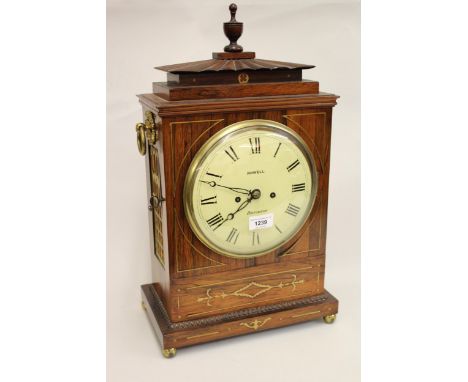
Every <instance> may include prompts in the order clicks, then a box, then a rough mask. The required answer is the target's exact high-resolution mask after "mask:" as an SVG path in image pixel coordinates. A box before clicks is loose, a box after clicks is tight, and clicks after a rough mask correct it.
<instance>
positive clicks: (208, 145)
mask: <svg viewBox="0 0 468 382" xmlns="http://www.w3.org/2000/svg"><path fill="white" fill-rule="evenodd" d="M253 128H255V129H256V130H258V129H260V130H270V131H274V132H275V133H279V134H280V135H283V136H285V137H287V138H288V139H290V140H291V141H292V142H293V143H294V144H296V146H297V147H298V148H299V149H300V150H301V152H302V153H303V154H304V157H305V158H306V159H307V161H308V164H309V168H310V170H311V171H310V172H311V183H312V190H311V199H312V202H311V204H310V209H309V211H308V212H307V214H306V215H305V216H306V218H305V219H304V221H303V223H302V224H301V225H300V226H299V227H298V228H297V230H295V231H294V233H292V234H291V235H290V236H289V238H288V239H287V240H284V241H282V242H280V243H279V244H278V245H277V246H275V247H273V248H270V249H268V250H267V251H262V252H253V253H252V254H249V255H239V254H233V253H230V252H226V251H224V250H223V249H222V248H219V247H218V246H217V245H216V244H214V243H213V242H211V241H210V239H209V238H208V237H206V236H205V235H204V234H203V232H202V230H201V229H200V228H199V226H198V223H197V221H196V219H195V217H194V208H193V203H192V198H191V195H192V190H193V187H194V183H195V174H196V172H197V170H198V168H199V167H200V163H202V162H203V161H204V160H205V159H206V158H207V156H208V155H209V154H210V153H211V152H212V151H214V149H215V148H216V146H219V145H222V144H223V143H224V142H225V141H227V140H228V139H230V138H231V137H233V136H235V135H237V134H239V133H240V132H241V131H244V129H253ZM317 186H318V181H317V169H316V166H315V161H314V157H313V155H312V153H311V151H310V150H309V148H308V146H307V143H306V142H305V141H304V140H303V139H302V138H301V136H300V135H299V134H297V133H296V132H295V131H294V130H292V129H290V128H289V127H287V126H286V125H283V124H282V123H279V122H275V121H270V120H266V119H250V120H245V121H242V122H236V123H233V124H232V125H229V126H227V127H225V128H223V129H222V130H220V131H218V132H217V133H216V134H214V135H213V136H212V137H211V138H210V139H208V140H207V141H206V142H205V143H204V144H203V146H202V147H201V148H200V149H199V150H198V152H197V153H196V154H195V156H194V158H193V160H192V163H190V166H189V168H188V170H187V174H186V176H185V182H184V191H183V204H184V212H185V216H186V218H187V221H188V223H189V226H190V228H191V229H192V231H193V233H194V234H195V236H196V237H197V238H198V239H199V240H200V241H201V242H202V243H203V244H204V245H206V246H207V247H208V248H209V249H211V250H212V251H214V252H216V253H218V254H220V255H224V256H227V257H233V258H243V259H249V258H254V257H258V256H262V255H266V254H267V253H271V252H272V251H274V250H275V249H277V248H279V247H281V246H282V245H284V244H285V243H287V242H288V241H289V240H291V239H292V238H293V237H294V236H295V235H296V234H297V233H298V232H299V231H300V230H301V229H302V228H303V227H304V225H305V223H306V222H307V221H308V219H309V217H310V214H311V212H312V210H313V207H314V204H315V199H316V196H317Z"/></svg>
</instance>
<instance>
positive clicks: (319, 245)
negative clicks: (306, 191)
mask: <svg viewBox="0 0 468 382" xmlns="http://www.w3.org/2000/svg"><path fill="white" fill-rule="evenodd" d="M320 191H322V189H320ZM317 195H320V202H319V203H318V204H317V205H318V206H319V207H317V208H318V209H319V210H318V212H316V213H318V214H319V216H320V220H319V238H318V241H319V244H318V248H313V249H308V250H307V251H301V252H291V253H285V254H284V255H282V256H283V257H285V256H292V255H296V254H299V253H304V252H316V251H320V248H321V240H322V211H321V209H322V200H323V196H322V192H320V193H317ZM312 211H313V210H312ZM311 213H312V212H311ZM315 218H316V217H314V218H313V219H312V220H311V221H310V223H309V224H308V225H307V228H306V229H309V227H310V226H311V225H312V223H314V221H315Z"/></svg>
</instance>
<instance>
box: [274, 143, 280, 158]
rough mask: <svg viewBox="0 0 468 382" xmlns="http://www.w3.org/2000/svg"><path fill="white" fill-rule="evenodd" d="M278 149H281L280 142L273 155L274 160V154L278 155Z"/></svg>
mask: <svg viewBox="0 0 468 382" xmlns="http://www.w3.org/2000/svg"><path fill="white" fill-rule="evenodd" d="M280 147H281V142H280V143H278V147H277V148H276V151H275V155H273V158H276V154H278V151H279V149H280Z"/></svg>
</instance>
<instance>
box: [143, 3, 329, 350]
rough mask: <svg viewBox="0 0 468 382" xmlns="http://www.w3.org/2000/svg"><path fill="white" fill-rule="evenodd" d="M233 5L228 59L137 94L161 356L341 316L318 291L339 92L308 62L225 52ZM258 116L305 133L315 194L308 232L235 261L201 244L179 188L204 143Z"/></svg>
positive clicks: (187, 68) (196, 66)
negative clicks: (310, 72) (324, 87)
mask: <svg viewBox="0 0 468 382" xmlns="http://www.w3.org/2000/svg"><path fill="white" fill-rule="evenodd" d="M230 10H231V16H232V17H231V21H230V22H228V23H225V31H226V29H227V30H228V32H227V33H226V35H227V36H228V38H229V39H230V41H231V44H230V45H228V46H226V48H225V52H220V53H213V58H212V59H209V60H205V61H198V62H191V63H184V64H176V65H170V66H163V67H159V68H158V69H160V70H163V71H165V72H167V81H166V82H164V83H154V84H153V93H150V94H142V95H139V96H138V97H139V100H140V103H141V105H142V108H143V115H144V121H145V122H144V123H139V124H137V143H138V148H139V151H140V153H141V154H143V155H145V161H146V168H147V189H148V210H149V225H150V232H151V252H152V253H151V268H152V283H150V284H146V285H142V287H141V288H142V299H143V307H144V308H145V309H146V311H147V313H148V317H149V319H150V321H151V323H152V325H153V327H154V329H155V332H156V334H157V337H158V338H159V341H160V342H161V345H162V349H163V354H164V355H165V356H167V357H170V356H173V355H175V352H176V349H177V348H182V347H186V346H190V345H195V344H199V343H203V342H208V341H213V340H217V339H221V338H226V337H232V336H236V335H242V334H248V333H254V332H258V331H262V330H267V329H272V328H276V327H281V326H286V325H290V324H294V323H298V322H302V321H306V320H312V319H317V318H324V319H325V321H326V322H328V323H331V322H333V320H334V318H335V314H336V313H337V311H338V301H337V300H336V299H335V298H334V297H333V296H332V295H331V294H330V293H328V292H327V291H326V290H325V289H324V275H325V249H326V229H327V206H328V182H329V171H330V138H331V125H332V109H333V107H334V106H335V105H336V100H337V98H338V96H336V95H333V94H330V93H324V92H320V91H319V84H318V82H316V81H308V80H304V79H302V70H304V69H310V68H313V66H311V65H302V64H295V63H286V62H278V61H270V60H261V59H256V58H255V53H253V52H243V50H242V47H240V46H239V45H237V44H234V45H235V47H234V48H233V49H234V50H232V51H230V50H229V49H231V48H230V47H231V46H232V45H233V38H231V37H233V36H231V35H229V28H230V26H229V24H235V23H238V24H242V23H239V22H237V21H236V20H235V11H234V12H233V11H232V6H231V8H230ZM233 19H234V22H233ZM226 24H228V26H226ZM241 31H242V28H241ZM234 37H235V36H234ZM236 41H237V39H236ZM239 48H240V50H239ZM226 49H227V50H226ZM253 119H263V120H270V121H275V122H279V123H282V124H284V125H286V126H287V127H289V128H290V129H292V130H294V131H295V132H296V133H297V134H299V135H300V137H301V138H302V139H303V140H304V141H305V143H306V144H307V146H308V149H309V150H310V152H311V153H312V156H313V160H314V162H315V166H316V170H317V195H316V199H315V203H314V206H313V208H312V211H311V213H310V215H309V216H308V218H307V220H306V223H305V225H304V226H303V227H302V229H301V230H300V231H299V232H298V233H297V234H296V235H295V236H294V237H292V238H291V239H290V240H289V241H288V242H287V243H286V244H285V245H283V246H282V247H281V248H279V249H276V250H274V251H271V252H269V253H267V254H266V255H262V256H259V257H254V258H233V257H228V256H223V255H221V254H219V253H216V252H214V251H213V250H211V249H209V248H208V247H207V246H205V245H204V244H203V243H202V242H201V241H200V240H198V239H197V236H196V235H195V234H194V233H193V232H192V230H191V228H190V226H189V223H188V220H187V217H186V215H185V212H184V203H183V188H184V182H185V177H186V174H187V170H188V168H189V166H190V163H191V161H192V159H193V157H194V156H195V154H196V153H197V152H198V150H199V149H200V147H201V146H202V145H203V143H204V142H205V141H206V140H207V139H208V138H209V137H211V136H212V135H213V134H215V133H217V132H218V131H220V130H221V129H223V128H225V127H227V126H230V125H231V124H233V123H236V122H241V121H246V120H253Z"/></svg>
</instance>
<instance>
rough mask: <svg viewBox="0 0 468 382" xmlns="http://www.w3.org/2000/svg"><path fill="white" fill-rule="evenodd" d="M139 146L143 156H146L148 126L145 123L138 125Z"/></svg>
mask: <svg viewBox="0 0 468 382" xmlns="http://www.w3.org/2000/svg"><path fill="white" fill-rule="evenodd" d="M135 129H136V132H137V145H138V151H139V152H140V154H141V155H146V126H145V124H144V123H137V124H136V127H135Z"/></svg>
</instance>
